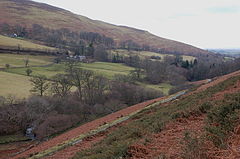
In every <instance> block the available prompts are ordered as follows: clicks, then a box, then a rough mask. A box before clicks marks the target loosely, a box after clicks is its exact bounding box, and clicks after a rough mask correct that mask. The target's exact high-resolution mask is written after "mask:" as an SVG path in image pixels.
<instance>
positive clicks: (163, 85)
mask: <svg viewBox="0 0 240 159" xmlns="http://www.w3.org/2000/svg"><path fill="white" fill-rule="evenodd" d="M139 84H140V85H142V86H144V87H146V88H152V89H156V90H159V91H161V92H163V94H164V95H168V94H169V91H170V90H171V89H172V88H173V86H172V85H171V84H168V83H161V84H158V85H154V84H146V83H139Z"/></svg>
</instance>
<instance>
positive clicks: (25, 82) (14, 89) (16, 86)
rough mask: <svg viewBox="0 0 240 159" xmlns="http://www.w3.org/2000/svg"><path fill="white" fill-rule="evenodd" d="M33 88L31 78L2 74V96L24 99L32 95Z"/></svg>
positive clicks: (0, 83)
mask: <svg viewBox="0 0 240 159" xmlns="http://www.w3.org/2000/svg"><path fill="white" fill-rule="evenodd" d="M31 87H32V86H31V83H30V82H29V77H26V76H22V75H17V74H12V73H7V72H0V96H8V95H13V96H16V97H17V98H24V97H27V96H29V95H30V92H29V90H30V89H31Z"/></svg>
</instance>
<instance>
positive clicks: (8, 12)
mask: <svg viewBox="0 0 240 159" xmlns="http://www.w3.org/2000/svg"><path fill="white" fill-rule="evenodd" d="M0 15H1V18H0V24H1V23H8V24H10V25H17V24H18V25H22V26H25V27H31V26H32V24H40V25H42V26H44V27H48V28H52V29H60V28H68V29H70V30H72V31H82V32H83V31H85V32H97V33H100V34H104V35H106V36H108V37H111V38H113V39H114V40H115V42H117V43H119V42H120V41H126V40H132V41H134V42H136V43H138V44H139V45H143V44H145V45H149V46H151V47H154V48H156V49H165V50H166V51H169V52H178V53H180V54H187V55H195V56H196V55H200V54H207V53H208V52H207V51H205V50H202V49H199V48H196V47H193V46H191V45H187V44H184V43H180V42H176V41H172V40H168V39H165V38H161V37H157V36H155V35H153V34H151V33H149V32H147V31H144V30H139V29H134V28H130V27H125V26H116V25H112V24H109V23H105V22H101V21H97V20H92V19H89V18H87V17H84V16H80V15H76V14H74V13H72V12H70V11H67V10H64V9H60V8H57V7H53V6H50V5H47V4H43V3H37V2H33V1H29V0H1V1H0Z"/></svg>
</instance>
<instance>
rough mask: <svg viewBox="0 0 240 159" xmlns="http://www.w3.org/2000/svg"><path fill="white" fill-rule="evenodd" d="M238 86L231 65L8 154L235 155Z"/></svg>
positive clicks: (91, 158) (101, 158) (89, 157)
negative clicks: (188, 87)
mask: <svg viewBox="0 0 240 159" xmlns="http://www.w3.org/2000/svg"><path fill="white" fill-rule="evenodd" d="M239 89H240V72H239V71H237V72H234V73H231V74H228V75H225V76H222V77H219V78H216V79H215V80H214V81H211V82H208V83H205V84H203V85H202V86H200V87H199V88H197V89H195V90H194V91H191V92H189V93H187V94H185V93H186V91H182V92H179V93H177V94H174V95H172V96H168V97H163V98H158V99H155V100H150V101H147V102H144V103H140V104H137V105H134V106H131V107H129V108H126V109H123V110H121V111H118V112H115V113H112V114H110V115H108V116H105V117H103V118H100V119H97V120H95V121H92V122H89V123H86V124H84V125H82V126H80V127H78V128H75V129H72V130H70V131H68V132H66V133H64V134H62V135H59V136H57V137H55V138H53V139H51V140H49V141H46V142H43V143H41V144H39V145H37V146H33V147H32V148H31V149H29V150H27V151H25V152H23V153H20V154H19V155H17V156H15V157H14V158H21V157H28V156H29V155H30V156H31V157H32V158H43V157H44V158H49V159H54V158H72V157H73V156H75V157H74V158H76V159H78V158H81V159H83V158H84V159H96V158H98V159H105V158H126V159H135V158H144V159H149V158H153V159H154V158H201V159H203V158H213V159H215V158H216V159H217V158H229V159H235V158H239V149H238V147H239V145H240V144H239V138H240V125H239V124H240V123H239V120H238V119H239V109H240V107H239V101H240V97H239ZM176 98H179V99H177V100H175V99H176ZM206 137H207V138H206ZM96 143H97V144H96ZM77 152H79V153H77Z"/></svg>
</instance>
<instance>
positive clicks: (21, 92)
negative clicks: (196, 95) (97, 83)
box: [0, 54, 172, 98]
mask: <svg viewBox="0 0 240 159" xmlns="http://www.w3.org/2000/svg"><path fill="white" fill-rule="evenodd" d="M26 58H28V59H29V61H30V63H29V64H30V67H28V68H30V69H31V70H32V74H31V75H33V76H34V75H45V76H47V77H48V78H51V77H52V76H54V75H56V74H58V73H65V69H66V65H65V63H60V64H53V65H51V66H48V67H41V66H38V67H31V66H36V65H46V64H50V63H51V61H52V60H53V57H51V56H30V55H15V54H0V68H1V67H5V63H9V64H10V65H11V66H15V67H20V68H11V67H10V68H9V69H5V70H4V71H5V72H0V82H1V83H0V96H8V95H10V94H11V95H13V96H16V97H18V98H23V97H27V96H29V95H30V92H29V90H30V89H31V83H30V81H29V78H30V77H28V76H27V74H26V69H28V68H25V67H23V66H24V59H26ZM77 66H78V67H79V68H82V69H86V70H91V71H94V72H95V73H97V74H100V75H103V76H104V77H106V78H108V79H113V77H114V76H115V75H116V74H122V75H127V74H129V73H130V71H131V70H133V69H134V68H133V67H129V66H126V65H124V64H119V63H108V62H95V63H89V64H87V63H79V64H77ZM138 84H139V85H142V86H144V87H146V88H153V89H156V90H160V91H162V92H163V93H164V94H168V91H169V90H170V89H171V88H172V86H171V85H169V84H160V85H152V84H146V83H138Z"/></svg>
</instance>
